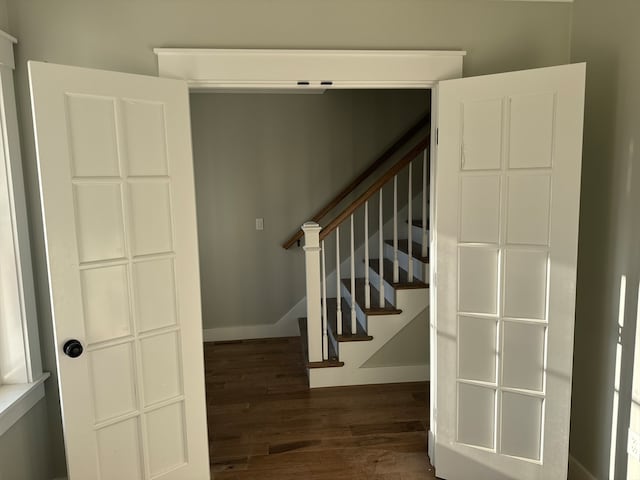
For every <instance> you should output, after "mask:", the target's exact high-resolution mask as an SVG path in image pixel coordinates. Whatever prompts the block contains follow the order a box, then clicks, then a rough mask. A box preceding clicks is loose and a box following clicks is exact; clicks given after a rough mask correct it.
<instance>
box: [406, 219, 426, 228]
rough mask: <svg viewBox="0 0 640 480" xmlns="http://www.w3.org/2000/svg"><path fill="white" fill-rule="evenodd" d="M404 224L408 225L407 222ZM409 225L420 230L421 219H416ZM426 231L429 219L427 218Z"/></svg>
mask: <svg viewBox="0 0 640 480" xmlns="http://www.w3.org/2000/svg"><path fill="white" fill-rule="evenodd" d="M406 222H407V223H409V220H407V221H406ZM411 225H413V226H414V227H418V228H422V219H421V218H418V219H416V220H411ZM427 229H429V219H428V218H427Z"/></svg>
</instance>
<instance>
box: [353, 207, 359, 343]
mask: <svg viewBox="0 0 640 480" xmlns="http://www.w3.org/2000/svg"><path fill="white" fill-rule="evenodd" d="M353 235H354V231H353V213H352V214H351V334H352V335H355V334H356V322H357V321H358V319H357V318H356V262H355V254H354V250H355V241H354V238H353Z"/></svg>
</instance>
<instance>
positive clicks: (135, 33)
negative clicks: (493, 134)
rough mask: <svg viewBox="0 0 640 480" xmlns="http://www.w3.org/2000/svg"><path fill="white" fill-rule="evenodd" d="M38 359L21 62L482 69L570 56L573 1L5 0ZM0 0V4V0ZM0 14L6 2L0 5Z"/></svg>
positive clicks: (34, 198)
mask: <svg viewBox="0 0 640 480" xmlns="http://www.w3.org/2000/svg"><path fill="white" fill-rule="evenodd" d="M7 3H8V15H9V23H8V24H9V32H10V33H12V34H13V35H15V36H17V37H18V39H19V40H20V43H19V45H18V46H17V49H16V53H17V62H18V64H17V71H16V83H17V88H18V97H19V114H20V117H21V128H22V134H23V151H24V164H25V165H24V166H25V176H26V182H27V189H28V194H29V199H28V201H29V208H30V213H31V221H32V224H31V229H32V242H33V249H34V252H33V256H34V268H35V274H36V288H37V290H38V292H39V293H38V295H39V298H38V308H39V314H40V329H41V342H42V350H43V363H44V367H45V369H47V370H50V371H52V372H54V371H55V360H54V358H55V357H54V351H53V336H52V331H51V317H50V313H49V306H48V305H49V302H48V297H47V278H46V267H45V261H44V246H43V241H42V227H41V223H40V213H39V207H38V188H37V180H36V167H35V155H34V147H33V135H32V128H31V118H30V113H29V96H28V88H27V79H26V60H28V59H33V60H46V61H50V62H57V63H67V64H72V65H80V66H87V67H98V68H105V69H113V70H121V71H126V72H135V73H146V74H152V75H153V74H155V73H156V64H155V58H154V56H153V54H152V53H151V48H152V47H162V46H165V47H167V46H171V47H230V48H232V47H235V48H242V47H245V48H248V47H258V48H269V47H271V48H340V49H343V48H367V49H374V48H382V49H392V48H431V49H444V48H446V49H466V50H468V52H469V54H468V56H467V57H466V59H465V73H466V74H467V75H475V74H482V73H495V72H501V71H507V70H515V69H521V68H530V67H537V66H546V65H554V64H560V63H565V62H566V61H567V60H568V58H569V46H570V32H571V29H570V23H571V8H572V7H571V4H566V3H557V4H555V3H545V2H537V3H533V2H531V3H528V2H500V1H480V0H394V1H389V0H349V1H345V0H325V1H322V2H310V1H305V0H269V1H264V0H162V1H159V0H111V1H101V0H56V1H55V2H53V1H51V0H8V1H7ZM0 5H1V4H0ZM0 11H1V9H0ZM55 382H56V379H55V375H54V377H53V378H52V380H50V381H49V382H48V384H49V387H48V390H47V396H48V402H47V404H48V409H49V416H50V419H51V421H52V425H51V435H52V442H51V449H52V452H51V453H52V458H53V459H54V461H55V466H54V472H55V473H56V474H57V475H62V474H63V473H64V470H65V466H64V455H63V446H62V445H63V444H62V433H61V425H60V413H59V406H58V400H57V393H56V390H55Z"/></svg>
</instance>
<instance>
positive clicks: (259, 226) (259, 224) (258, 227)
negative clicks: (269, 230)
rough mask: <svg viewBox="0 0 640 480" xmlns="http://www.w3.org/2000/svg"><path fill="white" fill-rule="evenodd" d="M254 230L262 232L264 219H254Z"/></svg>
mask: <svg viewBox="0 0 640 480" xmlns="http://www.w3.org/2000/svg"><path fill="white" fill-rule="evenodd" d="M256 230H264V218H256Z"/></svg>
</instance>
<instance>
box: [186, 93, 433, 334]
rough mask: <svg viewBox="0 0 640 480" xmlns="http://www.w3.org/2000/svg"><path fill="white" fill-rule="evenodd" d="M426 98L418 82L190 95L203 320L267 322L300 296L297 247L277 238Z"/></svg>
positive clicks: (361, 165)
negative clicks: (401, 87)
mask: <svg viewBox="0 0 640 480" xmlns="http://www.w3.org/2000/svg"><path fill="white" fill-rule="evenodd" d="M428 102H429V99H428V94H427V92H424V91H419V90H405V91H393V90H378V91H331V92H326V93H325V94H323V95H274V94H260V95H258V94H196V95H192V96H191V112H192V113H191V118H192V122H191V125H192V131H193V148H194V162H195V174H196V198H197V207H198V236H199V241H200V267H201V270H200V271H201V282H202V302H203V317H204V318H203V322H204V328H205V329H211V328H216V327H229V326H243V325H255V324H273V323H276V321H278V320H279V319H280V318H281V317H282V316H284V315H285V314H286V313H287V312H288V311H289V310H290V309H291V308H292V307H293V306H294V305H295V304H296V303H297V302H298V301H299V300H300V299H301V298H302V297H304V295H305V277H304V252H303V251H302V249H301V248H296V247H294V248H292V249H290V250H288V251H287V250H284V249H283V248H282V247H281V244H282V242H283V241H284V240H286V238H287V237H288V236H289V235H291V234H292V233H294V232H295V231H296V230H297V228H298V227H299V226H300V225H302V223H304V222H305V221H306V220H308V219H309V217H310V216H311V215H312V213H313V212H314V211H315V210H317V209H318V208H320V207H321V206H322V205H323V204H325V203H326V202H328V201H329V200H330V199H331V198H332V197H333V195H335V194H336V193H337V192H338V191H340V189H341V188H343V187H344V186H345V185H346V184H347V183H348V182H349V181H351V179H353V178H354V177H355V176H356V175H357V174H358V173H360V172H361V171H362V170H364V169H365V168H366V167H367V165H368V164H369V163H371V162H372V161H373V160H374V159H375V158H376V156H377V155H379V154H380V153H381V152H382V151H384V149H385V148H386V147H387V146H388V145H390V144H391V143H393V141H394V140H395V139H396V138H397V137H399V136H400V135H402V133H403V132H404V131H405V130H406V129H407V128H408V127H409V126H411V125H412V124H413V123H415V121H416V120H417V119H418V118H420V116H421V115H422V114H423V113H424V112H425V111H427V110H428V108H429V104H428ZM341 208H342V207H341ZM256 218H264V230H262V231H256V229H255V219H256ZM328 218H330V217H328ZM330 258H333V257H330ZM331 265H333V264H331Z"/></svg>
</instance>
